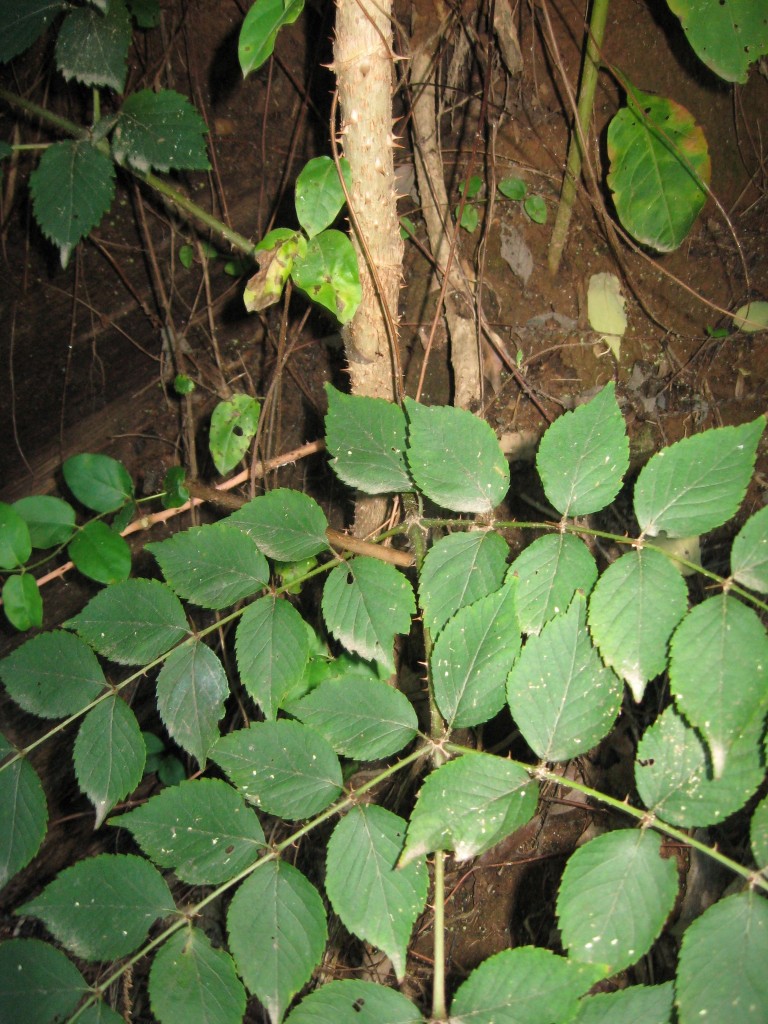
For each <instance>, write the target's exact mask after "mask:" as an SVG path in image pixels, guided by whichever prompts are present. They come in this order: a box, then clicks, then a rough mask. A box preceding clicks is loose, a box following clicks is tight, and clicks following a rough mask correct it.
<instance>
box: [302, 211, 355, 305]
mask: <svg viewBox="0 0 768 1024" xmlns="http://www.w3.org/2000/svg"><path fill="white" fill-rule="evenodd" d="M291 277H292V279H293V283H294V284H295V285H296V286H297V287H298V288H301V290H302V291H303V292H306V294H307V295H308V296H309V298H310V299H312V300H313V302H317V303H319V304H320V305H321V306H324V307H325V308H326V309H327V310H329V311H330V312H331V313H333V315H334V316H335V317H336V319H337V320H338V321H339V323H340V324H347V323H349V321H350V320H351V319H352V317H353V316H354V315H355V313H356V312H357V307H358V306H359V305H360V300H361V298H362V288H361V286H360V271H359V269H358V266H357V256H356V254H355V249H354V246H353V245H352V242H351V240H350V238H349V236H348V235H345V234H344V232H343V231H336V229H335V228H327V229H326V230H325V231H321V232H320V234H319V235H315V237H314V238H311V239H310V240H309V242H308V243H307V251H306V252H305V253H304V255H303V257H300V258H297V259H296V261H295V262H294V264H293V270H292V271H291Z"/></svg>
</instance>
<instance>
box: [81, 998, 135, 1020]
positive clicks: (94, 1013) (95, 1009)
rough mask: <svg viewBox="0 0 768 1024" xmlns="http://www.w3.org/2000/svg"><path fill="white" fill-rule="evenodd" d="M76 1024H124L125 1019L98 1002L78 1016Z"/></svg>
mask: <svg viewBox="0 0 768 1024" xmlns="http://www.w3.org/2000/svg"><path fill="white" fill-rule="evenodd" d="M77 1024H125V1018H124V1017H121V1016H120V1014H119V1013H117V1011H116V1010H113V1009H112V1008H111V1007H110V1006H107V1004H106V1003H104V1002H98V1003H96V1004H95V1005H91V1006H89V1007H88V1008H87V1009H85V1010H84V1011H83V1012H82V1013H81V1014H80V1016H79V1017H78V1018H77Z"/></svg>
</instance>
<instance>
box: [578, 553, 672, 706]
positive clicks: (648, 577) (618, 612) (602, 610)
mask: <svg viewBox="0 0 768 1024" xmlns="http://www.w3.org/2000/svg"><path fill="white" fill-rule="evenodd" d="M687 607H688V591H687V588H686V586H685V581H684V580H683V577H682V576H681V575H680V573H679V572H678V571H677V569H676V568H675V566H674V563H673V562H671V561H670V560H669V559H668V558H667V557H666V556H665V555H662V554H660V552H658V551H650V550H646V549H641V550H639V551H628V552H627V553H626V554H625V555H622V556H621V558H617V559H616V561H615V562H613V563H612V564H611V565H609V566H608V568H607V569H606V570H605V572H604V573H603V574H602V576H601V577H600V579H599V580H598V582H597V585H596V586H595V589H594V590H593V592H592V595H591V597H590V599H589V628H590V631H591V633H592V638H593V640H594V641H595V644H596V645H597V647H598V649H599V651H600V654H601V655H602V658H603V661H604V662H605V664H606V665H607V666H608V667H609V668H612V669H613V671H614V672H616V674H617V675H619V676H620V677H621V678H622V679H623V680H624V681H625V682H626V683H627V685H628V686H629V688H630V690H631V691H632V696H633V697H634V698H635V700H636V701H638V702H639V701H641V700H642V699H643V693H644V692H645V686H646V683H648V681H649V680H651V679H654V678H655V677H656V676H658V675H660V674H661V673H662V672H663V671H664V669H665V668H666V665H667V651H668V646H669V638H670V637H671V636H672V633H673V631H674V629H675V627H676V626H677V624H678V623H679V622H680V620H681V619H682V617H683V616H684V615H685V612H686V609H687Z"/></svg>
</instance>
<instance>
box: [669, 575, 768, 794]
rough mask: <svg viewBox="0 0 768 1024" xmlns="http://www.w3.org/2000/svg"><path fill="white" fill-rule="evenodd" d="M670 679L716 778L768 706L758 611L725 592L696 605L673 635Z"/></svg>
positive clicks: (765, 649) (767, 660) (767, 665)
mask: <svg viewBox="0 0 768 1024" xmlns="http://www.w3.org/2000/svg"><path fill="white" fill-rule="evenodd" d="M702 666H706V668H705V670H704V671H702ZM669 683H670V688H671V690H672V693H673V694H674V695H675V698H676V701H677V706H678V708H679V710H680V711H681V712H682V713H683V714H684V715H685V717H686V719H687V720H688V722H689V723H690V724H691V725H692V726H694V728H696V729H698V730H699V731H700V733H701V735H702V736H703V738H704V740H705V741H706V743H707V745H708V747H709V752H710V754H711V756H712V767H713V770H714V776H715V778H718V777H719V776H720V775H722V773H723V769H724V768H725V763H726V760H727V757H728V752H729V750H730V748H731V746H732V745H733V743H734V742H735V741H736V740H737V739H738V738H739V737H740V736H742V735H743V734H744V733H748V732H750V731H753V729H750V725H751V724H756V725H757V726H758V728H759V726H760V723H761V722H762V719H763V718H764V716H765V712H766V710H767V709H768V638H767V637H766V635H765V630H764V629H763V625H762V623H761V622H760V619H759V618H758V617H757V615H756V614H755V612H754V611H753V610H752V609H751V608H747V607H746V606H745V605H743V604H742V603H741V602H740V601H738V600H736V598H734V597H729V596H728V595H727V594H720V595H718V596H717V597H710V598H709V599H708V600H706V601H704V602H702V603H701V604H699V605H697V606H696V607H695V608H692V609H691V611H690V612H689V613H688V614H687V615H686V617H685V618H684V619H683V621H682V622H681V623H680V625H679V626H678V628H677V629H676V631H675V635H674V636H673V637H672V644H671V649H670V659H669Z"/></svg>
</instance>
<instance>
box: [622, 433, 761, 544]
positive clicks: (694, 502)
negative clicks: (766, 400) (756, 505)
mask: <svg viewBox="0 0 768 1024" xmlns="http://www.w3.org/2000/svg"><path fill="white" fill-rule="evenodd" d="M764 427H765V417H764V416H758V418H757V419H756V420H753V421H752V422H751V423H743V424H742V425H741V426H739V427H719V428H716V429H714V430H705V431H704V433H703V434H696V435H695V436H693V437H686V438H684V439H683V440H682V441H678V442H677V443H676V444H672V445H670V446H669V447H668V448H664V449H662V451H660V452H657V453H656V455H654V456H653V457H652V458H651V459H650V461H649V462H648V463H646V465H645V466H644V467H643V469H642V471H641V473H640V476H639V477H638V478H637V483H636V484H635V496H634V502H635V515H636V516H637V521H638V523H639V524H640V529H641V530H642V532H643V534H644V535H646V536H650V537H655V536H656V535H657V534H658V533H660V532H661V531H662V530H664V532H665V533H666V534H667V536H668V537H694V536H697V535H698V534H701V533H707V532H708V531H709V530H714V529H716V528H717V527H718V526H722V525H723V523H726V522H727V521H728V520H729V519H731V518H732V517H733V516H734V515H735V514H736V511H737V510H738V507H739V505H740V504H741V501H742V499H743V497H744V494H745V492H746V489H747V485H748V484H749V481H750V479H751V476H752V472H753V470H754V468H755V452H756V450H757V443H758V441H759V440H760V435H761V434H762V432H763V428H764Z"/></svg>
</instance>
